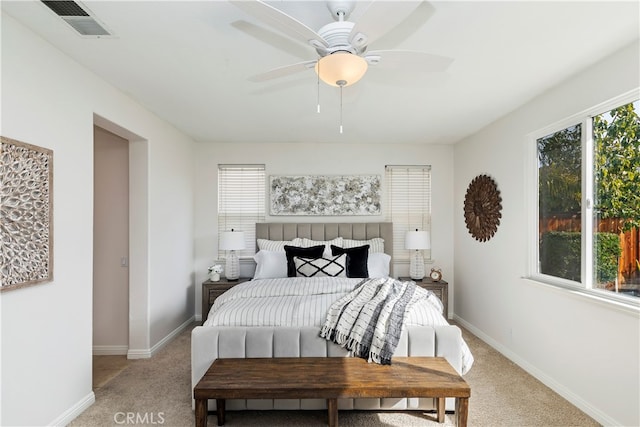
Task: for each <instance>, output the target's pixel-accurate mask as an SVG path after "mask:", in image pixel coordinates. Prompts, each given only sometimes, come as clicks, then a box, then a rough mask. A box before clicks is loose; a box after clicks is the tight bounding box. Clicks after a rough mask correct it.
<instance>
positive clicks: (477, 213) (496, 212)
mask: <svg viewBox="0 0 640 427" xmlns="http://www.w3.org/2000/svg"><path fill="white" fill-rule="evenodd" d="M501 210H502V198H501V197H500V190H498V185H497V184H496V182H495V181H494V180H493V179H491V177H489V176H487V175H478V176H476V177H475V178H473V180H472V181H471V183H470V184H469V188H467V194H466V196H465V198H464V221H465V222H466V224H467V229H468V230H469V233H470V234H471V235H472V236H473V237H474V238H475V239H476V240H479V241H481V242H486V241H487V240H489V239H491V238H492V237H493V235H494V234H496V231H497V230H498V225H500V218H502V213H500V211H501Z"/></svg>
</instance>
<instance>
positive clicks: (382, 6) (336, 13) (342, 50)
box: [231, 0, 453, 88]
mask: <svg viewBox="0 0 640 427" xmlns="http://www.w3.org/2000/svg"><path fill="white" fill-rule="evenodd" d="M231 3H233V4H234V5H236V6H237V7H239V8H240V9H242V10H243V11H245V12H246V13H248V14H250V15H252V16H254V17H255V18H257V19H259V20H260V21H262V22H264V23H266V24H268V25H270V26H271V27H273V28H274V29H276V30H279V31H281V32H283V33H285V34H287V35H288V36H290V37H292V38H293V39H295V40H298V41H301V42H303V43H307V44H309V45H310V46H311V47H312V48H314V49H315V50H316V52H317V54H318V55H319V57H318V59H313V60H309V61H304V62H299V63H296V64H291V65H286V66H283V67H279V68H275V69H273V70H270V71H267V72H265V73H262V74H258V75H256V76H253V77H251V78H250V80H252V81H256V82H262V81H266V80H271V79H275V78H279V77H284V76H287V75H290V74H294V73H297V72H302V71H305V70H308V69H311V68H315V71H316V73H317V74H318V77H319V78H320V79H321V80H323V81H324V82H325V83H327V84H330V85H332V86H339V87H340V88H342V87H344V86H349V85H352V84H354V83H356V82H357V81H358V80H360V79H361V78H362V77H363V76H364V74H365V73H366V71H367V69H368V66H369V65H372V66H376V67H386V66H388V67H393V68H403V67H405V68H410V69H411V70H421V71H430V72H438V71H444V70H445V69H446V68H447V67H448V66H449V65H450V64H451V62H453V60H452V59H451V58H447V57H444V56H439V55H433V54H429V53H426V52H419V51H407V50H377V51H369V50H368V48H369V45H370V44H371V43H373V42H375V41H376V40H377V39H379V38H380V37H381V36H383V35H385V34H386V33H388V32H389V31H390V30H392V29H393V28H395V27H396V26H398V25H399V24H400V23H402V22H403V21H404V20H405V19H406V18H408V17H409V16H410V15H411V14H413V13H414V12H415V11H416V9H417V8H418V7H419V6H420V4H421V3H424V2H408V1H395V2H375V1H373V2H371V3H370V4H369V6H368V7H367V9H366V10H365V11H364V13H363V14H362V15H361V16H360V17H359V19H358V20H357V22H352V21H349V20H348V18H349V15H350V14H351V12H352V11H353V9H354V6H355V1H335V0H329V1H327V7H328V9H329V11H330V12H331V15H332V16H333V18H334V21H333V22H330V23H328V24H326V25H324V26H323V27H322V28H320V29H319V30H318V31H314V30H313V29H311V28H309V27H308V26H307V25H305V24H303V23H302V22H300V21H298V20H297V19H295V18H293V17H292V16H290V15H287V14H286V13H284V12H282V11H280V10H279V9H276V8H275V7H273V6H271V5H269V4H267V3H264V2H263V1H259V0H253V1H246V0H244V1H243V0H231Z"/></svg>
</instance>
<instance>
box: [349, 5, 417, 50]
mask: <svg viewBox="0 0 640 427" xmlns="http://www.w3.org/2000/svg"><path fill="white" fill-rule="evenodd" d="M421 4H422V2H415V1H398V2H375V1H373V2H371V4H370V5H369V7H368V8H367V9H366V10H365V11H364V13H363V14H362V16H360V17H359V18H358V19H357V21H356V22H355V25H354V26H353V28H352V29H351V33H350V34H349V42H350V43H351V44H352V45H354V46H355V47H362V46H366V45H369V44H371V43H372V42H373V41H375V40H377V39H378V38H379V37H381V36H383V35H384V34H386V33H387V32H389V31H391V30H392V29H393V28H395V27H396V26H397V25H398V24H400V23H401V22H402V21H404V20H405V19H407V18H408V17H409V16H410V15H411V14H412V13H413V12H414V11H415V10H416V9H417V8H418V6H420V5H421Z"/></svg>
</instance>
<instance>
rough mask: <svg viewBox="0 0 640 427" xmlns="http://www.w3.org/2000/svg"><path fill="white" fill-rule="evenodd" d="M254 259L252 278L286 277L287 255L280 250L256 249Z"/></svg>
mask: <svg viewBox="0 0 640 427" xmlns="http://www.w3.org/2000/svg"><path fill="white" fill-rule="evenodd" d="M253 259H254V260H255V261H256V272H255V273H254V274H253V278H254V279H278V278H280V277H287V255H286V254H285V252H284V249H283V250H282V252H280V251H258V253H257V254H255V255H254V256H253Z"/></svg>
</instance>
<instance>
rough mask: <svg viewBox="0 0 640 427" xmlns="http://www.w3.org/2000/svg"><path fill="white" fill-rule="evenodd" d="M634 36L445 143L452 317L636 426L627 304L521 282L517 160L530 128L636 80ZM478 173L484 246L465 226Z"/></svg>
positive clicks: (601, 411) (634, 325)
mask: <svg viewBox="0 0 640 427" xmlns="http://www.w3.org/2000/svg"><path fill="white" fill-rule="evenodd" d="M639 52H640V47H639V45H638V43H635V44H633V45H631V46H629V47H628V48H626V49H623V50H622V51H620V52H619V53H617V54H616V55H613V56H611V57H610V58H607V59H606V60H604V61H602V62H600V63H598V64H596V65H595V66H593V67H591V68H589V69H587V70H586V71H584V72H582V73H580V74H579V75H577V76H574V77H573V78H571V79H569V80H568V81H567V82H566V83H564V84H562V85H559V86H558V87H556V88H554V89H553V90H550V91H548V92H547V93H545V94H543V95H541V96H539V97H538V98H536V99H534V100H532V101H531V102H529V103H528V104H526V105H524V106H523V107H521V108H520V109H518V110H516V111H515V112H513V113H511V114H509V115H508V116H506V117H503V118H502V119H500V120H498V121H497V122H495V123H493V124H492V125H490V126H488V127H487V128H485V129H483V130H482V131H480V132H478V133H477V134H475V135H473V136H472V137H470V138H467V139H466V140H464V141H462V142H460V143H458V144H456V147H455V185H454V192H455V197H454V202H455V213H456V215H455V224H454V229H455V245H454V247H455V277H456V287H455V295H454V297H455V300H454V310H455V315H456V318H458V319H459V320H461V321H463V323H464V324H465V325H467V326H468V327H470V328H471V329H472V330H473V331H474V332H475V333H476V334H477V335H479V336H480V337H482V338H483V339H484V340H486V341H488V342H489V343H491V344H492V345H494V346H495V347H496V348H498V349H499V350H500V351H502V352H503V353H505V354H506V355H507V356H508V357H510V358H511V359H513V360H514V361H516V362H517V363H519V364H520V365H522V366H523V367H525V369H528V370H529V371H530V372H531V373H533V374H534V375H536V376H537V377H538V378H539V379H541V380H542V381H543V382H545V383H546V384H547V385H549V386H550V387H552V388H553V389H555V390H556V391H557V392H559V393H560V394H562V395H563V396H564V397H566V398H568V399H569V400H570V401H572V402H573V403H574V404H576V405H577V406H579V407H580V408H581V409H583V410H584V411H586V412H587V413H589V414H590V415H591V416H592V417H594V418H596V419H597V420H598V421H599V422H601V423H604V424H607V425H624V426H637V425H640V414H639V412H638V402H639V401H640V384H639V383H640V372H639V362H638V361H639V360H640V352H639V350H640V321H639V317H638V312H637V310H636V311H634V310H620V309H616V308H614V307H613V306H612V305H610V304H603V303H599V302H596V301H594V300H593V299H589V298H585V297H583V296H579V295H575V294H573V293H571V292H569V291H566V290H561V289H557V288H554V287H550V286H546V285H543V284H541V283H537V282H534V281H530V280H526V279H523V278H522V277H523V276H524V275H525V274H526V272H527V256H528V255H527V237H528V236H527V227H528V223H527V216H528V215H529V212H528V211H527V203H528V199H527V191H526V188H525V187H526V176H525V172H524V171H525V170H526V169H527V168H526V167H525V160H526V146H527V143H528V142H529V141H528V139H527V135H528V134H529V133H530V132H533V131H536V130H537V129H541V128H543V127H545V126H547V125H550V124H553V123H555V122H557V121H559V120H562V119H564V118H566V117H568V116H571V115H573V114H577V113H579V112H581V111H584V110H586V109H588V108H590V107H593V106H595V105H597V104H600V103H602V102H604V101H607V100H608V99H611V98H613V97H616V96H618V95H621V94H623V93H625V92H628V91H630V90H633V89H636V90H637V88H638V87H639V86H640V78H639V76H640V69H639V67H638V64H639ZM481 173H487V174H489V175H491V176H492V177H493V178H494V179H495V180H496V181H497V183H498V188H499V189H500V191H501V196H502V206H503V210H502V222H501V224H500V226H499V228H498V232H497V233H496V235H495V237H494V238H492V239H491V240H490V241H488V242H486V243H480V242H477V241H476V240H474V239H473V238H472V237H471V235H470V234H469V233H468V232H467V229H466V227H465V223H464V217H463V214H462V206H463V204H464V196H465V193H466V189H467V186H468V185H469V183H470V182H471V180H472V179H473V178H474V177H475V176H476V175H478V174H481Z"/></svg>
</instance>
